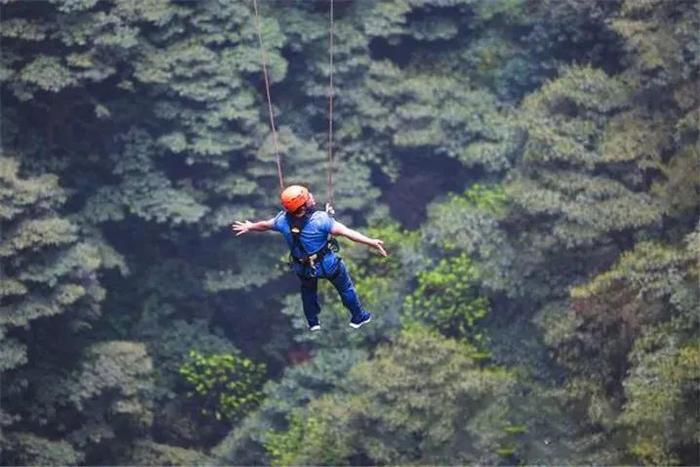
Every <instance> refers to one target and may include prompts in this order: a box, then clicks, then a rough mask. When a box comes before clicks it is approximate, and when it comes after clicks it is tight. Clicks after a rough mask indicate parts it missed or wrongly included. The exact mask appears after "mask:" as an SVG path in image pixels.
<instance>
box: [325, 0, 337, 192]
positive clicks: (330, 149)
mask: <svg viewBox="0 0 700 467" xmlns="http://www.w3.org/2000/svg"><path fill="white" fill-rule="evenodd" d="M330 1H331V12H330V32H329V39H328V40H329V42H330V45H329V47H328V49H329V50H328V61H329V69H330V71H329V75H330V82H329V86H328V165H327V168H328V176H327V193H328V203H329V204H330V205H333V94H334V93H335V90H334V88H333V33H334V32H335V31H334V30H335V23H334V22H333V0H330Z"/></svg>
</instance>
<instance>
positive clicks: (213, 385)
mask: <svg viewBox="0 0 700 467" xmlns="http://www.w3.org/2000/svg"><path fill="white" fill-rule="evenodd" d="M264 373H265V365H264V364H256V363H254V362H253V361H252V360H250V359H247V358H245V357H243V356H241V355H237V354H233V353H227V354H212V355H203V354H201V353H199V352H197V351H196V350H192V351H190V353H189V361H187V362H185V364H184V365H182V366H181V367H180V375H181V376H182V377H183V379H184V380H185V382H186V384H187V385H188V386H189V387H190V389H191V391H190V392H189V393H188V395H189V397H192V398H195V399H196V400H197V405H198V406H199V410H200V413H201V414H202V415H205V416H210V417H214V418H215V419H217V420H227V421H229V422H233V421H236V420H238V419H239V418H241V417H242V416H244V415H245V414H246V412H249V411H250V410H252V409H253V408H255V407H256V406H257V405H258V404H260V401H261V400H262V393H261V392H260V391H259V389H258V388H259V386H260V385H261V384H262V379H263V376H264Z"/></svg>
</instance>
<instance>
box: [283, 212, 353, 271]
mask: <svg viewBox="0 0 700 467" xmlns="http://www.w3.org/2000/svg"><path fill="white" fill-rule="evenodd" d="M311 215H313V212H312V213H307V214H306V215H304V216H303V217H296V216H293V215H291V214H289V213H287V214H286V216H287V223H288V224H289V230H290V233H291V234H292V245H293V246H294V247H296V248H297V249H298V251H300V252H301V254H302V255H303V256H301V257H296V256H294V253H293V251H294V248H292V251H290V252H289V262H290V264H291V263H297V264H301V265H302V266H309V267H310V268H311V275H312V276H315V275H316V274H317V272H316V264H317V263H320V264H321V270H322V272H323V274H324V275H325V274H326V270H325V268H324V266H323V258H324V257H325V256H326V255H327V254H328V253H330V252H334V253H337V252H338V251H340V244H339V243H338V240H337V239H335V238H333V237H332V236H331V235H329V236H328V239H327V240H326V244H325V245H323V246H322V247H321V249H319V250H318V251H315V252H313V253H309V252H308V251H306V248H304V245H303V243H302V241H301V232H302V231H303V230H304V227H306V224H308V223H309V220H310V219H311Z"/></svg>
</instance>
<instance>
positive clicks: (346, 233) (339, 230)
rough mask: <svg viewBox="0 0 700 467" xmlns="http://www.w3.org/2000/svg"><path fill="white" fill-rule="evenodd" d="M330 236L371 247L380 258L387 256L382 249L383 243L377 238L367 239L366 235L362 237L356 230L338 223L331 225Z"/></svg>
mask: <svg viewBox="0 0 700 467" xmlns="http://www.w3.org/2000/svg"><path fill="white" fill-rule="evenodd" d="M331 234H333V235H340V236H342V237H346V238H349V239H350V240H352V241H353V242H357V243H362V244H363V245H367V246H371V247H372V248H374V249H376V250H377V251H379V254H380V255H382V256H389V254H388V253H387V252H386V250H385V249H384V242H383V241H381V240H379V239H378V238H369V237H367V236H366V235H362V234H361V233H360V232H358V231H357V230H353V229H351V228H349V227H346V226H345V225H343V224H341V223H340V222H338V221H335V222H334V223H333V228H332V229H331Z"/></svg>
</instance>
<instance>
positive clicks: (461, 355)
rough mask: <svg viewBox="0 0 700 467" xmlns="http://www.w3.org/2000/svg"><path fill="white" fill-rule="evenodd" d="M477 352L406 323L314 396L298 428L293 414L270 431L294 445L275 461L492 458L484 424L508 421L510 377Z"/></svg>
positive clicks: (274, 441)
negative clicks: (482, 361) (282, 428)
mask: <svg viewBox="0 0 700 467" xmlns="http://www.w3.org/2000/svg"><path fill="white" fill-rule="evenodd" d="M475 355H477V352H476V350H475V349H474V348H472V347H470V346H469V345H468V344H465V343H458V342H456V341H453V340H449V339H444V338H441V337H439V336H438V335H436V334H433V333H431V332H429V331H427V330H424V329H422V328H420V327H413V328H411V329H410V330H406V331H404V332H403V333H402V335H401V336H400V337H399V338H398V340H397V341H396V342H395V343H394V344H393V345H390V346H384V347H380V348H379V349H378V350H377V353H376V356H375V358H374V359H373V360H371V361H367V362H362V363H359V364H358V365H356V366H355V367H354V368H353V369H352V370H351V371H350V373H349V374H348V377H347V380H346V382H345V383H344V384H343V386H342V388H343V390H342V391H338V392H336V393H335V394H330V395H328V396H324V397H322V398H320V399H317V400H315V401H313V402H312V403H311V406H310V407H309V408H308V410H307V411H306V416H305V418H304V423H303V427H302V428H300V427H299V423H298V421H297V422H294V419H293V418H292V420H291V422H292V425H291V429H290V431H287V432H286V433H285V434H284V435H280V434H277V435H275V436H273V437H272V438H271V439H272V441H271V443H269V444H268V447H269V448H270V449H275V448H278V447H279V446H282V445H283V446H287V447H297V448H298V451H296V452H294V451H292V452H289V451H288V452H285V453H282V454H283V456H282V457H281V458H278V459H273V462H292V463H308V462H313V463H322V464H346V463H350V464H355V463H358V462H363V461H364V462H371V463H385V462H386V463H407V462H416V463H431V462H432V463H439V462H442V461H444V460H446V459H451V460H453V461H454V460H456V459H460V460H461V461H463V462H466V461H475V460H477V459H481V460H482V461H485V460H486V459H491V461H493V459H494V457H492V456H493V455H494V454H492V450H495V449H497V444H496V445H494V444H493V443H494V442H496V443H497V441H495V440H492V439H489V438H488V435H485V434H486V433H488V431H486V430H484V428H485V426H491V425H492V424H499V423H501V424H503V423H505V422H504V421H503V417H504V416H505V415H506V414H504V413H503V412H502V411H501V410H500V408H499V402H498V401H499V400H500V399H501V398H502V397H503V396H504V395H505V394H506V393H507V391H508V388H509V387H510V385H511V384H512V382H513V381H512V379H511V378H512V377H511V375H509V374H508V373H507V372H504V371H502V370H498V369H482V368H479V366H478V365H477V364H476V362H475V361H474V360H473V358H472V356H475ZM484 424H485V425H484ZM299 431H301V432H302V440H301V442H299V441H295V439H298V437H299Z"/></svg>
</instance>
